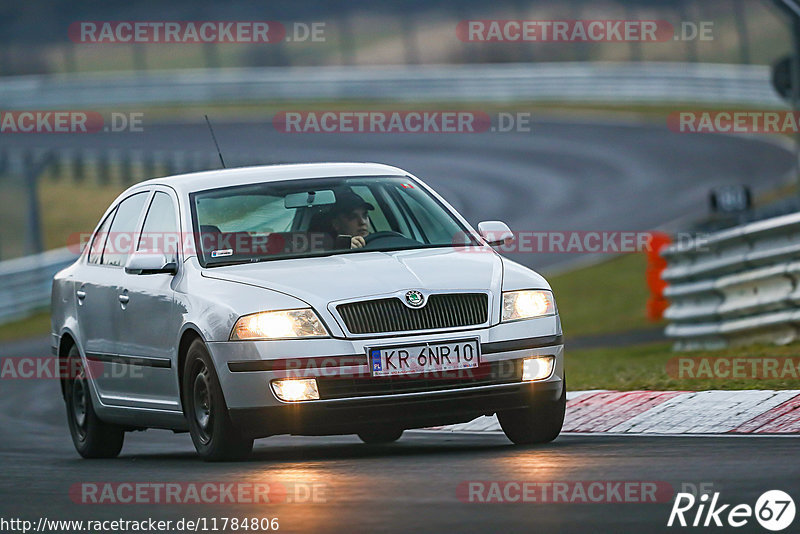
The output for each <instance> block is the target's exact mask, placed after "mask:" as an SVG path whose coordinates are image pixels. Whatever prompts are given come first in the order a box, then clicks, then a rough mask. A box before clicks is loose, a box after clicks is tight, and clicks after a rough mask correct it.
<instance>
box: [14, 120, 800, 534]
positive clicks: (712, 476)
mask: <svg viewBox="0 0 800 534" xmlns="http://www.w3.org/2000/svg"><path fill="white" fill-rule="evenodd" d="M216 129H217V136H218V138H219V140H220V143H221V144H222V146H223V150H224V151H225V150H227V151H230V152H233V151H234V150H233V148H234V147H235V148H236V151H239V152H249V153H253V152H258V153H263V157H264V161H265V162H276V161H281V162H290V161H337V160H338V161H344V160H360V161H365V160H366V161H380V162H385V163H390V164H394V165H398V166H401V167H404V168H406V169H408V170H409V171H411V172H414V173H415V174H418V175H419V176H420V177H422V178H423V179H425V180H426V181H428V182H429V183H430V184H431V185H432V186H434V187H435V188H436V189H437V190H438V191H439V192H441V193H442V194H443V195H444V196H445V197H446V198H447V199H448V200H450V201H451V202H452V203H453V204H454V205H455V206H456V207H457V209H459V210H461V211H462V213H464V214H465V216H467V218H468V219H469V220H470V221H471V222H477V221H478V220H482V219H503V220H505V221H506V222H508V223H509V225H510V226H511V227H512V228H514V229H516V230H531V231H541V230H587V231H589V230H647V229H650V228H653V227H656V226H658V225H661V224H663V223H664V222H666V221H670V220H673V219H676V218H678V217H686V216H692V215H693V214H698V213H704V212H705V211H704V210H705V203H706V194H707V192H708V189H709V187H710V186H712V185H717V184H722V183H748V184H750V185H752V186H753V187H754V188H755V190H756V191H763V190H765V189H768V188H769V187H771V186H774V185H777V184H779V183H782V182H783V180H784V176H785V175H786V173H787V172H788V171H789V169H790V166H791V162H792V156H791V153H790V152H788V151H787V150H785V149H783V148H781V147H779V146H778V145H775V144H772V143H769V142H761V141H755V140H753V139H750V138H746V137H730V136H702V137H698V136H692V135H677V134H673V133H671V132H669V131H668V130H666V128H664V127H658V126H636V127H634V126H631V125H601V124H579V123H549V122H548V123H535V124H534V131H533V132H532V133H530V134H477V135H438V136H436V135H414V134H409V135H386V134H384V135H353V134H343V135H327V134H317V135H302V136H301V135H287V134H280V133H277V132H275V131H274V130H273V129H272V127H271V125H269V124H266V125H261V124H257V123H241V124H233V123H220V124H217V125H216ZM9 137H10V136H9ZM8 143H9V145H12V146H25V145H27V146H62V147H70V146H71V147H78V146H93V147H101V146H108V147H130V148H144V147H157V148H158V149H160V150H171V149H187V150H195V149H200V150H206V149H209V148H210V147H211V144H210V139H209V138H208V134H207V131H206V130H205V128H204V127H202V126H200V125H180V124H173V125H157V124H156V125H152V126H150V127H148V128H147V129H146V133H139V134H124V135H123V134H114V135H110V134H109V135H95V136H75V135H73V136H63V135H58V136H56V135H53V136H35V138H34V137H26V136H16V137H15V138H14V139H9V141H8ZM43 144H44V145H43ZM568 256H570V255H563V254H562V255H554V256H549V255H523V256H521V257H519V258H518V259H520V260H521V261H523V262H524V263H526V264H527V265H530V266H533V267H535V268H549V267H555V266H557V265H560V264H561V265H563V264H565V263H567V262H568V261H570V260H574V258H569V257H568ZM636 283H640V281H636ZM48 353H49V347H48V343H47V340H46V339H45V340H32V341H29V342H21V343H15V344H8V345H5V346H2V347H0V356H3V357H14V356H45V355H47V354H48ZM796 460H797V441H796V438H778V437H759V438H756V437H744V438H739V437H736V438H730V437H614V436H586V435H565V436H561V437H560V438H559V439H558V440H556V441H555V442H554V443H553V444H550V445H548V446H542V447H532V448H516V447H513V446H512V445H511V444H510V442H508V441H507V440H506V439H505V437H503V436H498V435H467V434H463V435H454V434H444V433H430V432H416V431H415V432H408V433H406V434H405V435H404V437H403V438H402V439H401V440H400V441H399V442H398V443H396V444H393V445H389V446H368V445H364V444H362V443H361V442H360V441H359V440H358V439H357V438H356V437H354V436H343V437H333V438H302V437H275V438H270V439H266V440H261V441H258V442H257V443H256V449H255V451H254V454H253V456H252V458H251V459H250V461H248V462H244V463H229V464H204V463H202V462H200V461H199V460H197V458H196V456H195V454H194V450H193V447H192V444H191V440H190V439H189V437H188V435H186V434H181V435H175V434H172V433H170V432H165V431H148V432H144V433H134V434H128V436H127V437H126V445H125V448H124V449H123V451H122V455H121V457H120V458H119V459H117V460H97V461H85V460H81V459H80V458H79V456H78V455H77V453H76V452H75V451H74V449H73V446H72V443H71V441H70V438H69V432H68V430H67V425H66V417H65V414H64V407H63V402H62V400H61V399H60V395H59V391H58V384H57V382H56V381H55V380H46V379H41V380H3V381H2V382H1V383H0V465H2V475H1V476H0V503H2V504H0V512H1V513H2V516H3V517H19V518H23V519H29V520H32V521H34V522H36V521H37V520H38V519H39V518H40V517H46V518H48V519H119V518H123V519H146V518H148V517H153V518H159V519H171V520H177V519H180V518H187V519H196V518H198V517H206V518H213V517H216V518H222V517H240V518H242V517H270V518H271V517H278V518H279V520H280V530H281V531H287V532H292V531H298V532H300V531H302V532H374V531H387V532H388V531H392V532H581V533H584V532H642V531H646V532H659V531H667V530H670V531H671V532H675V531H682V530H684V529H679V528H674V527H673V528H672V529H667V528H666V523H667V519H668V517H669V512H670V508H671V501H666V502H659V503H655V504H639V503H624V504H608V503H589V504H584V503H575V502H572V503H562V504H541V503H511V504H509V503H506V504H477V503H468V502H462V501H461V500H459V498H458V496H457V493H456V492H457V488H458V487H459V484H461V483H463V482H465V481H475V480H483V481H511V480H516V481H538V482H556V481H573V482H575V481H631V482H633V481H657V482H665V483H667V484H669V485H670V487H671V488H673V489H674V491H676V492H677V491H680V489H681V487H682V485H683V484H687V483H688V484H694V485H700V484H706V485H708V484H711V485H712V486H706V487H711V488H713V491H718V492H720V494H721V495H720V500H721V501H722V502H724V503H732V504H739V503H746V504H749V505H750V506H753V505H755V502H756V499H757V498H758V496H759V495H761V494H762V493H763V492H765V491H767V490H771V489H782V490H784V491H787V492H789V493H790V494H791V493H794V494H795V495H796V494H797V492H798V490H800V482H798V481H800V466H798V463H797V461H796ZM87 482H100V483H102V482H184V483H185V482H228V483H229V482H279V483H282V484H284V485H285V486H288V487H291V486H292V485H293V484H320V485H321V486H320V488H322V489H321V493H322V494H323V495H324V498H322V499H318V501H317V502H303V503H298V502H292V503H281V504H269V505H264V504H260V505H247V504H240V505H236V506H231V505H205V506H197V505H191V504H183V505H163V504H162V505H144V504H136V505H133V504H128V505H92V504H76V503H75V502H73V500H72V499H71V497H70V493H69V492H70V488H73V487H74V486H73V485H75V484H81V483H87ZM323 501H324V502H323ZM390 525H391V526H390ZM691 530H695V529H691ZM717 530H719V531H722V530H723V529H717ZM737 530H738V531H740V532H741V531H748V532H749V531H761V532H763V530H762V529H760V527H759V526H758V525H757V524H756V523H755V521H754V520H751V522H750V523H749V524H748V525H747V526H746V527H744V528H741V529H737Z"/></svg>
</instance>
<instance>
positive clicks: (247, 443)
mask: <svg viewBox="0 0 800 534" xmlns="http://www.w3.org/2000/svg"><path fill="white" fill-rule="evenodd" d="M182 387H183V401H184V412H185V414H186V418H187V420H188V422H189V433H190V434H191V436H192V442H194V447H195V449H197V454H199V455H200V457H201V458H203V460H206V461H211V462H213V461H231V460H243V459H245V458H247V457H248V456H249V455H250V452H251V451H252V450H253V440H252V438H247V437H245V436H243V435H242V434H241V432H239V430H238V429H237V428H236V427H235V426H234V425H233V422H232V421H231V418H230V414H229V413H228V406H227V404H226V403H225V397H224V396H223V395H222V387H221V386H220V383H219V378H218V377H217V373H216V371H215V369H214V364H213V362H212V361H211V356H210V355H209V354H208V349H206V346H205V345H204V344H203V342H202V341H200V340H199V339H198V340H195V341H194V342H192V344H191V346H190V347H189V351H188V352H187V354H186V364H185V366H184V373H183V386H182Z"/></svg>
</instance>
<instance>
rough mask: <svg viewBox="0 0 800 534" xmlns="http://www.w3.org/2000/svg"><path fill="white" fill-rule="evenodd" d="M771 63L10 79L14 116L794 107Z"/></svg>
mask: <svg viewBox="0 0 800 534" xmlns="http://www.w3.org/2000/svg"><path fill="white" fill-rule="evenodd" d="M770 80H771V70H770V67H768V66H765V65H734V64H708V63H705V64H704V63H670V62H664V63H659V62H635V63H606V62H571V63H510V64H509V63H506V64H502V63H501V64H483V65H422V66H420V65H417V66H387V67H376V66H372V67H353V66H341V67H337V66H330V67H264V68H252V69H183V70H172V71H150V72H147V73H140V72H133V73H121V72H120V73H108V72H104V73H82V74H70V75H56V76H43V75H36V76H18V77H13V78H0V101H2V102H3V107H4V108H5V109H55V108H64V109H75V108H81V107H83V108H90V109H93V108H97V107H108V106H119V105H126V106H130V105H151V104H159V105H161V104H186V103H195V104H196V103H214V102H248V101H270V102H273V101H280V100H289V101H301V100H338V99H357V100H359V101H364V100H371V99H372V100H376V99H377V100H399V101H420V100H423V101H432V100H438V101H444V102H453V101H462V102H468V101H473V102H474V101H494V102H498V101H499V102H508V101H593V102H623V101H624V102H658V103H663V102H691V103H709V104H711V103H726V104H744V105H757V106H776V107H786V104H785V102H783V100H781V98H780V97H779V96H778V94H777V93H776V92H775V90H774V89H773V87H772V84H771V81H770Z"/></svg>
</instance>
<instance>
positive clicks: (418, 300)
mask: <svg viewBox="0 0 800 534" xmlns="http://www.w3.org/2000/svg"><path fill="white" fill-rule="evenodd" d="M406 302H407V303H408V305H409V306H411V307H412V308H421V307H423V306H424V305H425V297H424V296H422V293H420V292H419V291H409V292H408V293H406Z"/></svg>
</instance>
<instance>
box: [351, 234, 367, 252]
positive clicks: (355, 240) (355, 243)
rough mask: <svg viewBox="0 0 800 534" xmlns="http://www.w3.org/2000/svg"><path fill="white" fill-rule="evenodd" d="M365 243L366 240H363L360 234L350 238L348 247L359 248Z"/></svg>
mask: <svg viewBox="0 0 800 534" xmlns="http://www.w3.org/2000/svg"><path fill="white" fill-rule="evenodd" d="M366 244H367V242H366V241H364V238H363V237H361V236H360V235H356V236H353V237H352V238H351V239H350V248H351V249H353V248H361V247H363V246H364V245H366Z"/></svg>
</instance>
